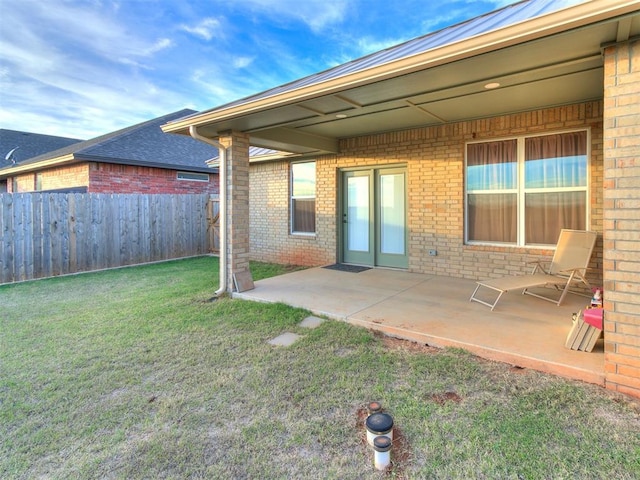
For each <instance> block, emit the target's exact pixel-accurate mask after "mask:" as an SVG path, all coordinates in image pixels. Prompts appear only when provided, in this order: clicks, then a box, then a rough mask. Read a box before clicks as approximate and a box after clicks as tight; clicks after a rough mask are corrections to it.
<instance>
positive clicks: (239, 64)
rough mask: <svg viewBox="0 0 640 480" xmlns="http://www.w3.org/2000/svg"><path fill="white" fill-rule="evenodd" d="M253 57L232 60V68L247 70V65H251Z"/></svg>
mask: <svg viewBox="0 0 640 480" xmlns="http://www.w3.org/2000/svg"><path fill="white" fill-rule="evenodd" d="M253 60H254V57H242V56H241V57H235V58H234V59H233V60H232V65H233V68H237V69H240V68H247V67H248V66H249V65H251V64H252V63H253Z"/></svg>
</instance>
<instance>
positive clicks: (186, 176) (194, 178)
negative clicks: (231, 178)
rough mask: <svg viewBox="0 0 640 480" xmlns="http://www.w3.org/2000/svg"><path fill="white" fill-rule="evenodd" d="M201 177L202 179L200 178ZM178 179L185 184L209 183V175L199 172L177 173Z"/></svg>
mask: <svg viewBox="0 0 640 480" xmlns="http://www.w3.org/2000/svg"><path fill="white" fill-rule="evenodd" d="M198 176H200V178H198ZM176 178H177V179H178V180H182V181H184V182H206V183H209V180H210V178H209V174H208V173H197V172H177V173H176Z"/></svg>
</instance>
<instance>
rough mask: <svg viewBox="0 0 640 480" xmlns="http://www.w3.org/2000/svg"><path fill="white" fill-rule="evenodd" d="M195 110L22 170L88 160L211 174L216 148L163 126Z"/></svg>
mask: <svg viewBox="0 0 640 480" xmlns="http://www.w3.org/2000/svg"><path fill="white" fill-rule="evenodd" d="M194 113H195V110H189V109H184V110H180V111H177V112H174V113H170V114H168V115H164V116H162V117H158V118H154V119H153V120H148V121H146V122H143V123H139V124H137V125H133V126H131V127H127V128H123V129H121V130H118V131H115V132H112V133H108V134H106V135H101V136H99V137H96V138H92V139H90V140H85V141H82V142H79V143H74V144H71V145H67V146H64V147H63V148H58V149H57V150H54V151H50V152H47V153H44V154H42V155H38V156H36V157H33V158H30V159H28V160H26V161H23V162H21V163H20V164H19V167H20V169H21V171H24V169H25V168H28V167H30V166H32V167H33V170H35V169H37V168H39V166H41V165H42V164H43V163H46V164H47V166H49V165H52V164H56V163H58V162H57V160H59V163H76V162H83V161H85V162H86V161H89V162H103V163H117V164H123V165H138V166H147V167H157V168H167V169H172V170H186V171H192V172H207V173H211V168H210V167H208V166H207V165H206V163H205V162H206V161H207V160H210V159H212V158H214V157H217V156H218V150H217V149H216V148H214V147H212V146H210V145H207V144H205V143H202V142H200V141H198V140H195V139H193V138H191V137H186V136H184V135H173V134H167V133H164V132H163V131H162V130H161V129H160V125H163V124H165V123H166V122H170V121H172V120H176V119H178V118H181V117H184V116H187V115H192V114H194ZM14 167H15V166H14ZM8 169H12V166H8V167H5V168H0V175H1V174H2V173H7V172H6V170H8ZM3 170H5V172H3Z"/></svg>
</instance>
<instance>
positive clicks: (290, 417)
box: [0, 257, 640, 479]
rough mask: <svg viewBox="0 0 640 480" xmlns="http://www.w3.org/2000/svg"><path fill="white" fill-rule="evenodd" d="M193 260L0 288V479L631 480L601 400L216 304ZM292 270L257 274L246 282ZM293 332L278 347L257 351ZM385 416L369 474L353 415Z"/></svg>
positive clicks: (212, 262) (639, 468)
mask: <svg viewBox="0 0 640 480" xmlns="http://www.w3.org/2000/svg"><path fill="white" fill-rule="evenodd" d="M217 265H218V263H217V259H216V258H212V257H201V258H195V259H188V260H182V261H175V262H168V263H163V264H155V265H147V266H141V267H134V268H124V269H120V270H112V271H105V272H99V273H90V274H83V275H78V276H71V277H63V278H54V279H49V280H42V281H34V282H27V283H22V284H15V285H5V286H0V477H1V478H11V479H12V478H54V479H57V478H60V479H62V478H81V479H84V478H87V479H88V478H101V479H102V478H123V479H124V478H126V479H136V478H260V479H280V478H282V479H285V478H286V479H290V478H339V479H378V478H514V479H520V478H527V479H539V478H554V479H556V478H594V479H595V478H616V479H631V478H639V477H640V433H639V432H640V414H639V411H640V410H639V409H638V404H637V403H635V402H633V401H631V400H630V399H625V398H624V397H620V396H616V395H614V394H612V393H610V392H607V391H606V390H603V389H601V388H599V387H596V386H592V385H588V384H582V383H578V382H572V381H567V380H563V379H560V378H557V377H554V376H550V375H545V374H542V373H538V372H535V371H530V370H514V369H512V368H510V367H509V366H508V365H504V364H500V363H495V362H488V361H483V360H480V359H478V358H476V357H474V356H472V355H470V354H468V353H467V352H465V351H463V350H456V349H447V350H433V349H427V348H419V347H418V346H415V345H412V344H408V343H405V342H399V341H392V340H389V339H385V338H383V337H380V336H378V335H376V334H374V333H372V332H370V331H368V330H365V329H362V328H356V327H353V326H350V325H347V324H345V323H342V322H336V321H327V322H325V323H323V324H322V325H321V326H320V327H318V328H316V329H313V330H308V329H303V328H301V327H299V323H300V321H301V320H303V319H304V318H305V317H306V316H307V315H308V312H306V311H304V310H300V309H294V308H290V307H288V306H285V305H282V304H259V303H253V302H246V301H240V300H231V299H228V298H225V299H221V300H218V301H215V302H211V301H209V300H210V298H211V296H212V294H213V292H214V291H215V289H216V288H217V271H218V267H217ZM285 271H287V268H286V267H280V266H274V265H266V264H252V273H253V277H254V279H256V280H258V279H260V278H264V277H265V276H270V275H276V274H279V273H282V272H285ZM285 331H290V332H294V333H298V334H301V335H303V338H302V340H300V341H298V342H297V343H295V344H294V345H293V346H291V347H288V348H281V347H273V346H271V345H269V344H268V343H267V340H269V339H271V338H273V337H275V336H277V335H279V334H281V333H283V332H285ZM373 399H375V400H380V401H381V402H382V404H383V406H384V407H385V408H386V410H387V411H388V412H389V413H391V414H392V415H393V418H394V422H395V427H396V428H395V431H394V433H395V435H396V437H395V441H394V448H393V449H392V461H393V465H392V469H391V470H390V471H388V472H386V473H380V472H377V471H375V470H374V469H373V455H372V452H371V450H370V449H369V448H368V447H366V445H365V442H364V435H365V434H364V429H363V426H362V420H363V418H364V416H363V415H364V406H365V405H366V403H367V402H368V401H370V400H373Z"/></svg>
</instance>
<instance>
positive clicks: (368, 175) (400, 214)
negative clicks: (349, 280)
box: [340, 167, 409, 268]
mask: <svg viewBox="0 0 640 480" xmlns="http://www.w3.org/2000/svg"><path fill="white" fill-rule="evenodd" d="M406 177H407V173H406V170H405V169H404V168H398V167H395V168H373V169H368V170H353V171H345V172H343V173H342V211H341V219H340V220H341V221H342V261H343V262H344V263H354V264H358V265H370V266H380V267H396V268H407V266H408V263H409V261H408V255H407V227H406V224H407V208H406V203H407V194H406V184H407V178H406Z"/></svg>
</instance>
